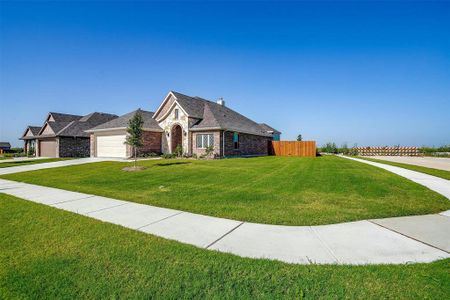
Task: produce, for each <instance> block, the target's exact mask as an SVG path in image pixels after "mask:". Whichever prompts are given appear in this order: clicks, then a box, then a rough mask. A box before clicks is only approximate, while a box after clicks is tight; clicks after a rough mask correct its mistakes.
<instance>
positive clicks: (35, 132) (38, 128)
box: [28, 126, 42, 135]
mask: <svg viewBox="0 0 450 300" xmlns="http://www.w3.org/2000/svg"><path fill="white" fill-rule="evenodd" d="M28 128H29V129H30V131H31V133H32V134H33V135H38V134H39V131H41V128H42V127H41V126H28Z"/></svg>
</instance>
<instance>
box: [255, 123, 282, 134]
mask: <svg viewBox="0 0 450 300" xmlns="http://www.w3.org/2000/svg"><path fill="white" fill-rule="evenodd" d="M259 126H261V128H262V129H263V130H265V131H273V133H278V134H280V133H281V132H280V131H278V130H276V129H275V128H273V127H271V126H269V125H267V124H266V123H259Z"/></svg>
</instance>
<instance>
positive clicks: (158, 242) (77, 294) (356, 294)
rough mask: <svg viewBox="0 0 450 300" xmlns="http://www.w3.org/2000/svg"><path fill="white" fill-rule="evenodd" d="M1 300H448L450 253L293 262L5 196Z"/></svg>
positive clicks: (0, 206)
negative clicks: (381, 260) (427, 257)
mask: <svg viewBox="0 0 450 300" xmlns="http://www.w3.org/2000/svg"><path fill="white" fill-rule="evenodd" d="M0 228H1V229H0V299H27V298H28V299H30V298H32V299H112V298H114V299H116V298H128V299H150V298H160V299H181V298H185V299H193V298H197V299H211V298H215V299H219V298H228V299H236V298H244V299H261V298H264V299H277V298H290V299H293V298H295V299H302V298H306V299H318V298H322V299H330V298H332V299H336V298H340V299H342V298H353V299H354V298H357V299H388V298H389V299H446V298H448V295H450V276H449V273H448V271H449V269H450V259H447V260H441V261H437V262H434V263H430V264H408V265H379V266H377V265H375V266H339V265H306V266H305V265H292V264H285V263H281V262H276V261H269V260H254V259H249V258H240V257H237V256H234V255H230V254H224V253H219V252H214V251H208V250H202V249H199V248H196V247H193V246H189V245H184V244H181V243H177V242H174V241H169V240H165V239H162V238H158V237H155V236H152V235H147V234H144V233H141V232H138V231H133V230H130V229H127V228H123V227H120V226H116V225H112V224H108V223H103V222H100V221H97V220H94V219H89V218H87V217H84V216H80V215H76V214H73V213H69V212H65V211H62V210H58V209H55V208H51V207H47V206H44V205H40V204H36V203H32V202H27V201H24V200H20V199H17V198H14V197H11V196H7V195H4V194H0Z"/></svg>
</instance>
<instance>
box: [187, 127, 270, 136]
mask: <svg viewBox="0 0 450 300" xmlns="http://www.w3.org/2000/svg"><path fill="white" fill-rule="evenodd" d="M189 130H190V131H196V132H197V131H211V130H223V131H233V132H239V133H245V134H251V135H257V136H264V137H272V135H271V134H264V133H256V132H250V131H246V130H241V129H235V128H222V127H205V128H190V129H189Z"/></svg>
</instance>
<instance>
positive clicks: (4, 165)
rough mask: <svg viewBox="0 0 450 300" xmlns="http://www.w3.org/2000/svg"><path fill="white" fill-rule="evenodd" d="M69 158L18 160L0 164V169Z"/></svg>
mask: <svg viewBox="0 0 450 300" xmlns="http://www.w3.org/2000/svg"><path fill="white" fill-rule="evenodd" d="M68 159H71V158H43V159H33V160H19V161H12V162H0V168H9V167H18V166H25V165H34V164H42V163H48V162H54V161H60V160H68Z"/></svg>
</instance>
